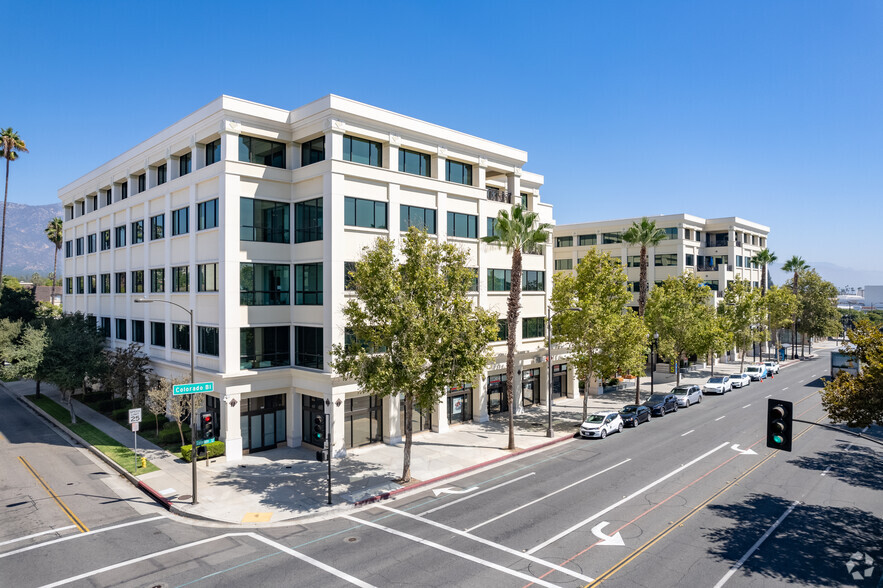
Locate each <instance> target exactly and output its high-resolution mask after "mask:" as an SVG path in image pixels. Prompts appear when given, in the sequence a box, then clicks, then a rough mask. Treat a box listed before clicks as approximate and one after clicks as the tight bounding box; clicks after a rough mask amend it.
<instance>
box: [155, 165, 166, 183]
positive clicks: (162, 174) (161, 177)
mask: <svg viewBox="0 0 883 588" xmlns="http://www.w3.org/2000/svg"><path fill="white" fill-rule="evenodd" d="M167 169H168V168H166V164H162V165H158V166H156V185H157V186H159V185H161V184H165V183H166V177H167Z"/></svg>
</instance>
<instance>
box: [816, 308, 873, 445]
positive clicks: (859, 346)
mask: <svg viewBox="0 0 883 588" xmlns="http://www.w3.org/2000/svg"><path fill="white" fill-rule="evenodd" d="M848 336H849V341H850V343H851V344H852V345H854V346H855V349H854V352H855V354H856V356H857V357H858V359H859V361H860V362H861V366H862V368H861V373H860V374H859V375H858V376H854V375H852V374H848V373H846V372H840V373H839V374H837V377H836V378H834V380H833V381H826V382H825V388H824V389H823V390H822V392H821V394H822V406H823V407H824V408H825V412H827V413H828V416H829V417H830V418H831V420H832V421H833V422H835V423H845V424H846V425H847V426H849V427H861V428H864V427H868V426H871V425H873V424H877V425H883V332H881V331H880V329H878V328H877V326H876V325H874V324H873V323H871V322H870V321H868V320H860V321H859V322H858V323H856V325H855V328H853V329H851V330H850V331H849V332H848Z"/></svg>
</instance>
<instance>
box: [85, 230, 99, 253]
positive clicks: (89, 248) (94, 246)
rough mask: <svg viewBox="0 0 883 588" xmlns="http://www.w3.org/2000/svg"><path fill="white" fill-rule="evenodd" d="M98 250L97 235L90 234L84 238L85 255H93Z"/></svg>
mask: <svg viewBox="0 0 883 588" xmlns="http://www.w3.org/2000/svg"><path fill="white" fill-rule="evenodd" d="M97 250H98V235H96V234H95V233H92V234H91V235H89V236H87V237H86V253H95V252H96V251H97Z"/></svg>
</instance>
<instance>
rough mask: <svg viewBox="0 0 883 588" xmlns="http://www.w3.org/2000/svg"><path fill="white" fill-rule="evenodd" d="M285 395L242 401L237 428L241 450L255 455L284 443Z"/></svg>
mask: <svg viewBox="0 0 883 588" xmlns="http://www.w3.org/2000/svg"><path fill="white" fill-rule="evenodd" d="M285 406H286V402H285V394H273V395H272V396H258V397H257V398H247V399H245V400H243V401H242V403H241V408H240V416H239V428H240V431H241V432H242V449H243V451H248V452H249V453H256V452H258V451H264V450H266V449H275V448H276V447H277V446H278V445H279V444H285V441H286V438H287V436H286V430H285V428H286V427H285V423H286V414H285Z"/></svg>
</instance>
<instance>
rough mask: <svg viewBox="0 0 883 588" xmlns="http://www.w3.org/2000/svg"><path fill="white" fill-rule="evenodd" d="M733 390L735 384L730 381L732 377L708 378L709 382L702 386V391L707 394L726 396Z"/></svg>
mask: <svg viewBox="0 0 883 588" xmlns="http://www.w3.org/2000/svg"><path fill="white" fill-rule="evenodd" d="M732 389H733V383H732V382H731V381H730V376H713V377H711V378H708V381H707V382H705V385H704V386H702V391H703V392H704V393H705V394H726V393H727V392H729V391H730V390H732Z"/></svg>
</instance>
